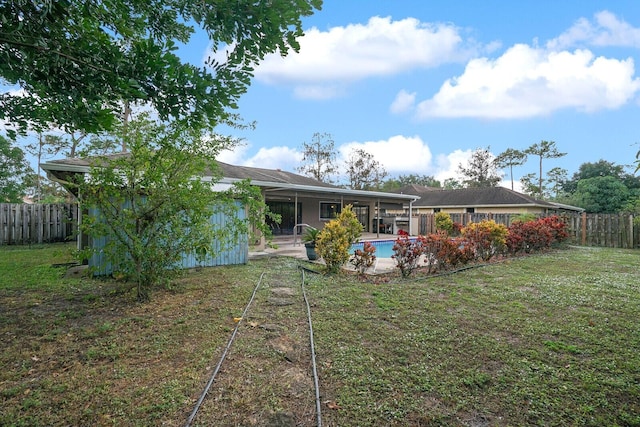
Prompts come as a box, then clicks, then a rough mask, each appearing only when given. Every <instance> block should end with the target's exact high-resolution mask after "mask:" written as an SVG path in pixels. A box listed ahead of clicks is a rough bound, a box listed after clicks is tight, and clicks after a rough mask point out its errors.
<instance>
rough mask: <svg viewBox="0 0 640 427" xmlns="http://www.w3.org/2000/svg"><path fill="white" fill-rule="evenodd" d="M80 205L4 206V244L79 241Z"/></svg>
mask: <svg viewBox="0 0 640 427" xmlns="http://www.w3.org/2000/svg"><path fill="white" fill-rule="evenodd" d="M77 223H78V206H77V205H75V204H72V203H64V204H46V205H40V204H33V205H31V204H15V203H0V245H27V244H32V243H51V242H63V241H67V240H73V239H75V234H76V225H77Z"/></svg>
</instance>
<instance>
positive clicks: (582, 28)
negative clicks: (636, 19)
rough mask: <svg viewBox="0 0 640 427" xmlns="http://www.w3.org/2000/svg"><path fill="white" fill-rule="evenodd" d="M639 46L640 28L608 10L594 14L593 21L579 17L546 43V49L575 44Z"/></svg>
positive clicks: (568, 46) (567, 46)
mask: <svg viewBox="0 0 640 427" xmlns="http://www.w3.org/2000/svg"><path fill="white" fill-rule="evenodd" d="M580 44H586V45H592V46H621V47H622V46H624V47H636V48H637V47H640V28H635V27H633V26H631V25H630V24H628V23H627V22H625V21H622V20H620V19H618V18H617V17H616V15H614V14H613V13H611V12H609V11H606V10H604V11H602V12H598V13H596V14H595V22H591V21H589V20H588V19H586V18H580V19H579V20H578V21H576V23H575V24H574V25H573V26H572V27H571V28H569V29H568V30H567V31H565V32H564V33H562V34H561V35H560V36H558V37H557V38H555V39H552V40H550V41H549V42H548V43H547V49H550V50H560V49H566V48H570V47H573V46H576V45H580Z"/></svg>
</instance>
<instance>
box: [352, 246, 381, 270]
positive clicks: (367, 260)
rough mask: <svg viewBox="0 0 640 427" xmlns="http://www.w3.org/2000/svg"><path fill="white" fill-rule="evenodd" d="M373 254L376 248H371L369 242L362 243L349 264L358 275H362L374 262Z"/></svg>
mask: <svg viewBox="0 0 640 427" xmlns="http://www.w3.org/2000/svg"><path fill="white" fill-rule="evenodd" d="M375 253H376V247H375V246H373V245H372V244H371V242H364V243H363V245H362V249H356V250H355V252H354V253H353V256H352V257H351V261H350V262H351V264H353V266H354V267H355V268H356V270H357V271H358V272H359V273H360V274H364V272H365V271H366V270H367V268H369V267H371V266H372V265H373V263H374V262H376V256H375Z"/></svg>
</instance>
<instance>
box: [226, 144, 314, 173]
mask: <svg viewBox="0 0 640 427" xmlns="http://www.w3.org/2000/svg"><path fill="white" fill-rule="evenodd" d="M250 148H251V146H250V145H241V146H238V147H236V148H235V149H234V150H233V151H232V150H225V151H223V152H221V153H220V154H219V155H218V157H217V160H219V161H221V162H224V163H229V164H232V165H239V166H250V167H256V168H265V169H282V170H288V171H295V169H296V167H298V165H299V164H300V162H301V161H302V153H300V152H299V151H297V150H296V149H294V148H289V147H283V146H280V147H271V148H260V149H259V150H258V152H257V153H255V154H254V155H252V156H250V157H248V156H249V150H250Z"/></svg>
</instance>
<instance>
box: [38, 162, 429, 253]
mask: <svg viewBox="0 0 640 427" xmlns="http://www.w3.org/2000/svg"><path fill="white" fill-rule="evenodd" d="M121 155H122V154H118V155H116V156H121ZM218 166H219V167H220V169H221V171H222V179H220V180H219V181H217V183H216V184H215V186H214V188H217V189H220V190H223V189H226V188H228V187H229V186H231V185H232V184H233V183H234V182H238V181H241V180H245V179H249V180H251V183H252V184H253V185H255V186H257V187H259V188H260V189H261V191H262V195H263V197H264V201H265V203H266V204H267V205H268V206H269V208H270V210H271V211H273V212H275V213H277V214H280V215H281V217H282V221H281V222H280V224H271V226H272V230H273V233H274V234H275V235H278V234H299V233H301V232H303V231H304V227H305V226H311V227H315V228H322V227H323V226H324V224H326V223H327V222H328V221H330V220H331V219H333V218H335V216H336V215H337V214H338V213H340V211H341V210H342V207H343V206H346V205H352V206H353V211H354V212H355V214H356V215H357V217H358V219H359V220H360V222H361V223H362V225H363V227H364V231H365V232H373V233H380V232H384V231H386V230H382V229H381V227H380V226H379V224H380V223H381V221H380V219H379V212H380V211H381V209H380V207H381V204H382V203H384V205H385V206H386V207H389V206H392V207H395V208H396V209H399V210H403V209H404V208H403V206H406V208H407V211H408V212H410V211H411V209H412V204H413V201H414V200H415V199H416V198H417V197H416V196H415V195H410V194H398V193H385V192H376V191H364V190H349V189H345V188H341V187H338V186H335V185H331V184H327V183H324V182H320V181H318V180H316V179H313V178H310V177H307V176H302V175H298V174H294V173H291V172H287V171H282V170H278V169H264V168H254V167H247V166H235V165H230V164H227V163H223V162H218ZM42 168H43V169H44V170H45V171H46V173H47V175H48V177H49V178H50V179H52V180H54V181H57V182H59V183H61V184H63V185H65V184H68V183H69V182H72V181H73V175H77V174H87V173H89V171H90V169H91V161H90V159H79V158H70V159H61V160H52V161H49V162H46V163H44V164H43V165H42ZM205 179H207V176H205ZM67 188H68V189H70V186H68V185H67ZM391 231H393V230H391ZM79 240H81V239H79ZM255 243H256V244H257V245H258V246H260V245H261V244H264V241H262V242H255ZM79 244H82V243H80V242H79ZM87 244H89V245H91V243H88V242H85V243H84V245H85V246H86V245H87ZM247 245H248V243H247ZM238 251H241V252H243V253H246V252H248V248H245V247H243V248H238ZM243 261H244V262H246V259H245V257H241V260H240V261H239V262H238V261H231V262H229V263H241V262H243ZM216 262H217V264H214V265H218V264H220V262H219V261H216Z"/></svg>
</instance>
